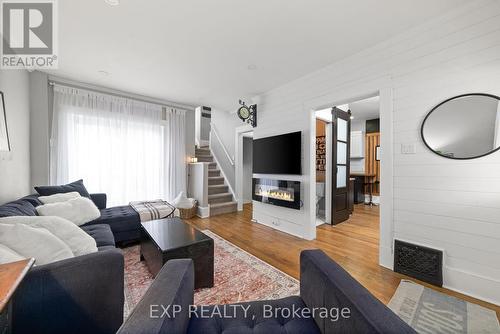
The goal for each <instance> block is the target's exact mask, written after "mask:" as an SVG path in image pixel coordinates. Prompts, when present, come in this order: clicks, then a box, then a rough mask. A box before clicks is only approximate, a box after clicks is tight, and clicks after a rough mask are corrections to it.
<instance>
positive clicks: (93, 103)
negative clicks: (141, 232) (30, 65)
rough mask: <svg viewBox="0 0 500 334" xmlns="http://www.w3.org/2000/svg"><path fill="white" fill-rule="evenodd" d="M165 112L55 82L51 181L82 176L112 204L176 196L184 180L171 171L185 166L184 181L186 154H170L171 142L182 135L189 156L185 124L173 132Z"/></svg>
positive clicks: (182, 147) (180, 143)
mask: <svg viewBox="0 0 500 334" xmlns="http://www.w3.org/2000/svg"><path fill="white" fill-rule="evenodd" d="M163 114H164V111H163V107H162V106H161V105H155V104H150V103H145V102H139V101H136V100H131V99H125V98H120V97H115V96H111V95H107V94H99V93H95V92H90V91H86V90H81V89H73V88H69V87H64V86H57V85H56V86H54V114H53V122H52V136H51V156H50V161H51V183H52V184H63V183H67V182H70V181H74V180H77V179H84V182H85V185H86V186H87V188H88V189H89V191H90V192H105V193H106V194H107V195H108V203H109V204H110V205H124V204H127V203H128V202H129V201H133V200H150V199H157V198H163V199H167V200H171V199H173V198H174V197H172V196H174V191H180V190H184V189H185V183H184V184H178V182H179V181H177V180H172V179H171V172H170V171H171V169H172V168H173V169H176V168H175V167H172V165H176V164H180V165H182V169H184V179H185V163H184V160H185V157H184V156H182V159H179V158H178V155H176V154H174V155H171V154H170V149H169V147H170V145H171V144H170V140H177V139H178V138H176V136H180V137H181V139H178V140H177V142H176V143H177V145H178V146H179V147H178V148H177V151H176V152H177V153H178V154H182V153H183V152H184V154H185V143H184V126H182V128H180V129H176V130H175V133H174V134H173V135H170V132H172V131H170V130H168V129H169V128H170V126H171V125H170V124H169V122H168V121H167V122H165V121H163V120H162V119H163V117H162V116H163ZM169 155H171V156H172V157H171V158H169ZM174 175H176V176H179V177H180V175H177V174H175V173H174ZM171 182H173V183H174V185H175V186H174V187H172V185H171ZM184 182H185V181H184ZM179 189H180V190H179ZM175 195H176V194H175Z"/></svg>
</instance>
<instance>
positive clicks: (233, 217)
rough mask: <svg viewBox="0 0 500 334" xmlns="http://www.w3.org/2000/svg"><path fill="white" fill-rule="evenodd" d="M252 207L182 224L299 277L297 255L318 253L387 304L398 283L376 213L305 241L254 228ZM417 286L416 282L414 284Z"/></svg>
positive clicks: (360, 208) (358, 208)
mask: <svg viewBox="0 0 500 334" xmlns="http://www.w3.org/2000/svg"><path fill="white" fill-rule="evenodd" d="M251 219H252V206H251V204H248V205H245V207H244V210H243V211H242V212H237V213H230V214H226V215H221V216H215V217H210V218H206V219H201V218H193V219H189V220H185V221H186V222H187V223H189V224H191V225H193V226H195V227H196V228H198V229H200V230H205V229H208V230H210V231H212V232H214V233H216V234H218V235H219V236H221V237H223V238H224V239H226V240H228V241H230V242H232V243H233V244H235V245H237V246H238V247H240V248H242V249H244V250H245V251H247V252H249V253H251V254H253V255H255V256H257V257H258V258H260V259H262V260H264V261H266V262H267V263H269V264H271V265H273V266H275V267H276V268H278V269H280V270H282V271H284V272H285V273H287V274H289V275H291V276H293V277H295V278H297V279H298V278H299V254H300V252H301V251H302V250H304V249H315V248H319V249H322V250H323V251H324V252H325V253H327V254H328V256H330V257H331V258H332V259H334V260H335V261H336V262H337V263H339V264H340V265H341V266H342V267H343V268H344V269H346V270H347V271H348V272H349V273H350V274H351V275H352V276H353V277H354V278H356V279H357V280H358V281H359V282H360V283H361V284H362V285H363V286H365V287H366V288H367V289H368V290H370V292H371V293H373V294H374V295H375V296H376V297H377V298H378V299H380V300H381V301H382V302H383V303H386V304H387V303H388V302H389V300H390V299H391V297H392V295H393V294H394V292H395V291H396V288H397V287H398V285H399V281H400V280H401V279H402V278H407V279H409V277H407V276H404V275H400V274H397V273H395V272H393V271H391V270H389V269H386V268H384V267H381V266H379V265H378V244H379V208H378V207H369V206H365V205H363V204H360V205H355V208H354V214H353V215H352V217H351V218H350V219H349V221H347V222H345V223H342V224H339V225H337V226H335V227H334V226H330V225H321V226H319V227H318V229H317V238H316V240H312V241H308V240H303V239H300V238H297V237H294V236H291V235H289V234H286V233H283V232H279V231H276V230H274V229H272V228H270V227H267V226H264V225H261V224H257V223H252V222H251ZM412 280H414V281H417V280H415V279H412ZM417 282H418V283H420V284H422V285H425V286H427V287H430V288H432V289H435V290H438V291H441V292H443V293H446V294H449V295H453V296H456V297H458V298H462V299H465V300H467V301H470V302H473V303H477V304H480V305H482V306H485V307H488V308H491V309H493V310H495V311H496V312H497V316H498V317H499V318H500V306H497V305H493V304H489V303H486V302H483V301H480V300H477V299H475V298H471V297H468V296H465V295H463V294H460V293H457V292H454V291H451V290H448V289H444V288H437V287H434V286H431V285H429V284H426V283H424V282H420V281H417Z"/></svg>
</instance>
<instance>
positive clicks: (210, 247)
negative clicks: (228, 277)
mask: <svg viewBox="0 0 500 334" xmlns="http://www.w3.org/2000/svg"><path fill="white" fill-rule="evenodd" d="M185 258H190V259H192V260H193V262H194V281H195V282H194V285H195V288H196V289H198V288H211V287H213V286H214V241H213V240H212V238H210V237H209V236H207V235H205V234H203V233H201V232H200V231H198V230H197V229H195V228H194V227H192V226H191V225H188V224H186V223H184V222H183V221H182V220H181V219H180V218H177V217H175V218H165V219H158V220H151V221H147V222H143V223H141V261H142V260H145V261H146V264H147V265H148V268H149V270H150V271H151V273H152V274H153V275H155V276H156V274H158V272H159V271H160V269H161V268H162V267H163V265H164V264H165V263H166V262H167V261H168V260H172V259H185Z"/></svg>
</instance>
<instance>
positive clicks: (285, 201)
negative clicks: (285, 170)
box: [252, 178, 301, 210]
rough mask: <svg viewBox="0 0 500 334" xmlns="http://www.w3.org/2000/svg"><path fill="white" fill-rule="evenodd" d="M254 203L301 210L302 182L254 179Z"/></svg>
mask: <svg viewBox="0 0 500 334" xmlns="http://www.w3.org/2000/svg"><path fill="white" fill-rule="evenodd" d="M252 188H253V192H252V199H253V200H254V201H258V202H262V203H267V204H272V205H277V206H283V207H286V208H292V209H296V210H300V203H301V202H300V182H299V181H286V180H272V179H260V178H254V179H253V181H252Z"/></svg>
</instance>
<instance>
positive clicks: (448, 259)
mask: <svg viewBox="0 0 500 334" xmlns="http://www.w3.org/2000/svg"><path fill="white" fill-rule="evenodd" d="M339 47H341V46H339ZM311 52H314V50H311ZM383 78H389V79H388V82H389V86H390V87H389V88H390V89H392V96H393V101H392V103H393V142H394V156H393V159H394V165H393V168H394V176H393V184H394V189H393V191H394V201H393V220H394V222H393V226H394V236H395V238H399V239H403V240H408V241H410V242H415V243H419V244H424V245H428V246H430V247H435V248H440V249H444V251H445V266H444V284H445V286H447V287H449V288H451V289H454V290H457V291H462V292H464V293H467V294H469V295H472V296H476V297H479V298H481V299H483V300H488V301H492V302H494V303H497V304H498V303H500V152H497V153H495V154H492V155H489V156H487V157H483V158H479V159H475V160H470V161H456V160H449V159H445V158H442V157H439V156H437V155H435V154H432V153H431V152H429V151H428V150H427V149H426V148H425V147H424V145H423V142H422V140H421V138H420V135H419V129H420V125H421V122H422V120H423V118H424V117H425V115H426V113H427V112H428V111H429V110H430V109H431V108H432V107H433V106H435V105H436V104H438V103H439V102H440V101H443V100H445V99H447V98H449V97H452V96H454V95H458V94H463V93H471V92H483V93H491V94H495V95H500V1H497V0H484V1H483V0H480V1H472V2H469V3H468V4H467V5H466V6H464V7H461V8H457V9H456V10H454V11H453V12H450V13H448V14H446V15H444V16H442V17H440V18H439V19H435V20H433V21H430V22H427V23H424V24H422V25H421V26H419V27H417V28H415V29H412V30H411V31H408V32H405V33H402V34H400V35H399V36H397V37H395V38H393V39H391V40H388V41H386V42H384V43H382V44H379V45H376V46H374V47H372V48H369V49H367V50H365V51H363V52H361V53H358V54H356V55H354V56H352V57H349V58H347V59H344V60H343V61H341V62H338V63H336V64H333V65H331V66H329V67H326V68H324V69H322V70H320V71H318V72H315V73H312V74H310V75H308V76H305V77H303V78H301V79H299V80H296V81H293V82H290V83H288V84H286V85H284V86H281V87H279V88H276V89H274V90H272V91H270V92H267V93H265V94H263V95H262V96H261V102H260V103H259V126H258V127H257V128H256V129H255V131H254V138H261V137H266V136H269V135H274V134H278V133H285V132H292V131H303V134H304V136H303V140H304V143H303V155H304V157H305V159H303V170H304V171H305V175H303V176H301V177H300V178H299V179H300V180H301V181H302V182H303V189H302V191H303V193H304V194H308V193H309V177H310V175H309V170H310V163H311V162H310V159H309V156H310V149H309V147H310V143H309V135H310V130H311V124H312V123H311V122H310V120H309V110H308V108H306V106H308V102H307V101H311V100H313V99H317V98H319V97H321V96H324V95H329V94H335V92H337V91H345V90H349V89H355V88H356V87H365V88H364V89H366V93H371V92H372V91H377V90H379V89H380V88H381V87H380V82H382V81H384V80H383ZM386 81H387V80H386ZM386 81H384V82H386ZM332 102H338V101H332ZM401 144H415V145H416V154H414V155H404V154H401ZM382 182H383V181H382ZM303 200H304V208H303V209H302V210H301V211H300V212H293V210H288V209H283V208H277V207H272V206H267V205H262V204H259V203H255V205H254V218H255V219H257V220H258V221H259V222H261V223H264V224H268V225H271V226H274V227H276V228H278V229H281V230H284V231H288V232H291V233H293V234H296V235H299V236H303V237H307V234H308V233H309V232H308V231H310V226H311V225H312V224H313V222H311V221H310V220H311V219H310V215H309V210H310V208H311V207H313V206H314V203H310V200H309V198H308V196H306V195H304V197H303ZM276 219H277V220H279V219H281V220H282V221H280V222H278V223H276V221H275V220H276Z"/></svg>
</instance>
